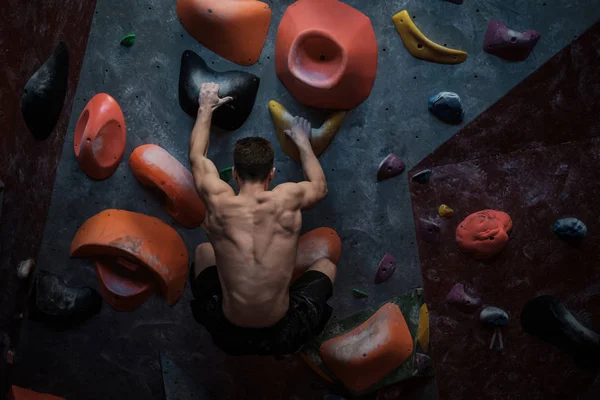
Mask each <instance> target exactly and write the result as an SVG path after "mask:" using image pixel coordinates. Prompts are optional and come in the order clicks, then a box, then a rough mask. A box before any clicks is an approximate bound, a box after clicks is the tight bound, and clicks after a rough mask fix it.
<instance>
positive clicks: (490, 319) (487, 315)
mask: <svg viewBox="0 0 600 400" xmlns="http://www.w3.org/2000/svg"><path fill="white" fill-rule="evenodd" d="M508 319H509V318H508V314H507V313H506V311H504V310H503V309H501V308H498V307H486V308H484V309H483V310H481V313H479V320H480V321H481V322H484V323H486V324H489V325H493V326H504V325H506V324H508Z"/></svg>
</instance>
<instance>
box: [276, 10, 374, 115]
mask: <svg viewBox="0 0 600 400" xmlns="http://www.w3.org/2000/svg"><path fill="white" fill-rule="evenodd" d="M341 21H342V22H341ZM275 69H276V71H277V76H278V77H279V79H281V81H282V82H283V83H284V85H285V86H286V87H287V89H288V90H289V91H290V93H292V95H293V96H294V97H296V99H298V101H300V102H301V103H302V104H304V105H307V106H311V107H319V108H328V109H351V108H354V107H356V106H358V105H359V104H360V103H362V102H363V101H364V100H365V99H366V98H367V97H369V94H370V93H371V88H372V87H373V82H374V81H375V74H376V73H377V40H376V38H375V31H374V30H373V26H372V25H371V20H370V19H369V18H368V17H367V16H366V15H365V14H363V13H362V12H360V11H358V10H356V9H355V8H352V7H350V6H349V5H347V4H344V3H342V2H341V1H337V0H298V1H296V2H295V3H293V4H292V5H291V6H289V7H288V8H287V10H286V12H285V14H284V15H283V18H282V19H281V23H280V24H279V29H278V30H277V42H276V48H275Z"/></svg>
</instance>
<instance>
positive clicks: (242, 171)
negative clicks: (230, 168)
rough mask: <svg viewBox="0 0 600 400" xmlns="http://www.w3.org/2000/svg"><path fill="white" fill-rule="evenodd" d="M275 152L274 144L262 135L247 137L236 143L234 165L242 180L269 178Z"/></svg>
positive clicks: (263, 179)
mask: <svg viewBox="0 0 600 400" xmlns="http://www.w3.org/2000/svg"><path fill="white" fill-rule="evenodd" d="M274 160H275V152H274V151H273V144H271V142H269V141H268V140H267V139H264V138H261V137H247V138H244V139H240V140H238V141H237V142H236V143H235V147H234V149H233V165H234V166H235V171H236V173H237V176H238V177H239V178H240V180H242V181H248V182H262V181H265V180H267V178H268V177H269V174H270V173H271V170H272V168H273V161H274Z"/></svg>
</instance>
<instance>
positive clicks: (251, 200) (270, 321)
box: [190, 84, 339, 355]
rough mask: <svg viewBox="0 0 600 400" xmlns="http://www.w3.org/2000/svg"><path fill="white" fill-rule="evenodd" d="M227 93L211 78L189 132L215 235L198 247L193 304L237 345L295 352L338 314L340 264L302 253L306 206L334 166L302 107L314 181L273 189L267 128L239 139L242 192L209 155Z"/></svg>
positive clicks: (211, 327)
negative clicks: (324, 162)
mask: <svg viewBox="0 0 600 400" xmlns="http://www.w3.org/2000/svg"><path fill="white" fill-rule="evenodd" d="M227 101H230V99H228V98H225V99H220V98H219V97H218V86H217V85H215V84H204V85H203V86H202V88H201V91H200V98H199V103H200V108H199V111H198V118H197V120H196V125H195V126H194V130H193V131H192V137H191V139H190V164H191V167H192V173H193V175H194V181H195V183H196V189H197V191H198V194H199V195H200V198H201V199H202V200H203V201H204V204H205V205H206V208H207V213H206V220H205V227H206V231H207V234H208V238H209V240H210V243H202V244H200V245H199V246H198V247H197V248H196V255H195V267H194V268H195V270H194V271H193V276H192V283H191V286H192V292H193V293H194V300H193V301H192V311H193V313H194V318H195V319H196V320H197V321H198V322H199V323H201V324H202V325H204V326H205V327H206V329H207V330H208V331H209V332H210V334H211V336H212V337H213V341H214V342H215V343H216V344H217V345H218V346H219V347H221V348H222V349H223V350H224V351H226V352H228V353H229V354H238V355H241V354H289V353H293V352H295V351H297V350H298V349H299V348H300V347H301V346H302V345H303V344H304V343H306V341H307V340H309V339H310V338H311V337H313V336H314V335H316V334H318V333H319V332H320V331H321V330H322V329H323V327H324V326H325V324H326V323H327V320H328V319H329V317H330V315H331V307H329V306H328V305H327V300H328V299H329V298H330V297H331V295H332V293H333V281H334V279H335V271H336V266H335V264H334V263H333V262H332V261H331V260H330V259H328V258H323V257H326V255H323V253H322V252H315V254H314V256H309V257H307V256H306V254H303V255H302V256H300V257H298V255H297V248H298V242H299V239H298V237H299V233H300V229H301V227H302V216H301V211H302V210H303V209H306V208H310V207H312V206H314V205H315V204H317V203H318V202H319V201H320V200H322V199H323V198H325V196H326V195H327V182H326V180H325V174H324V173H323V169H322V168H321V165H320V164H319V161H318V160H317V157H316V156H315V154H314V152H313V150H312V147H311V144H310V132H311V130H310V123H308V121H306V120H305V119H303V118H299V117H296V118H295V119H294V123H293V125H292V128H291V130H289V131H286V134H287V135H288V136H289V137H290V139H291V140H292V141H293V142H294V143H295V144H296V146H297V147H298V151H299V153H300V158H301V162H302V168H303V170H304V173H305V176H306V181H303V182H299V183H283V184H281V185H279V186H277V187H276V188H274V189H273V190H272V191H269V185H270V183H271V181H272V180H273V175H274V173H275V169H274V168H273V161H274V152H273V146H272V144H271V143H270V142H269V141H268V140H265V139H263V138H257V137H251V138H244V139H240V140H238V142H237V143H236V146H235V149H234V164H235V166H234V169H233V177H234V178H235V179H236V181H237V183H238V187H239V193H238V194H237V195H236V194H235V192H234V191H233V189H232V188H231V187H230V186H229V184H227V183H226V182H223V181H222V180H221V179H220V178H219V174H218V171H217V169H216V167H215V165H214V164H213V163H212V161H210V160H209V159H208V158H207V157H206V154H207V151H208V139H209V135H210V121H211V117H212V112H213V110H215V109H216V108H218V107H219V106H220V105H221V104H224V103H225V102H227ZM336 238H337V236H336ZM338 240H339V239H338ZM317 253H318V254H317Z"/></svg>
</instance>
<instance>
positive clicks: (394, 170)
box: [377, 153, 406, 181]
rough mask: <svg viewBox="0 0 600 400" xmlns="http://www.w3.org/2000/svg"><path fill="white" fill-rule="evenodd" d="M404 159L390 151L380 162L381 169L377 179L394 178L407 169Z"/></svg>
mask: <svg viewBox="0 0 600 400" xmlns="http://www.w3.org/2000/svg"><path fill="white" fill-rule="evenodd" d="M405 168H406V167H405V165H404V161H402V160H401V159H400V157H398V156H397V155H395V154H394V153H390V154H388V155H387V157H386V158H384V159H383V161H381V163H380V164H379V171H377V180H378V181H382V180H384V179H389V178H393V177H395V176H398V175H400V174H401V173H402V172H404V169H405Z"/></svg>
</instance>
